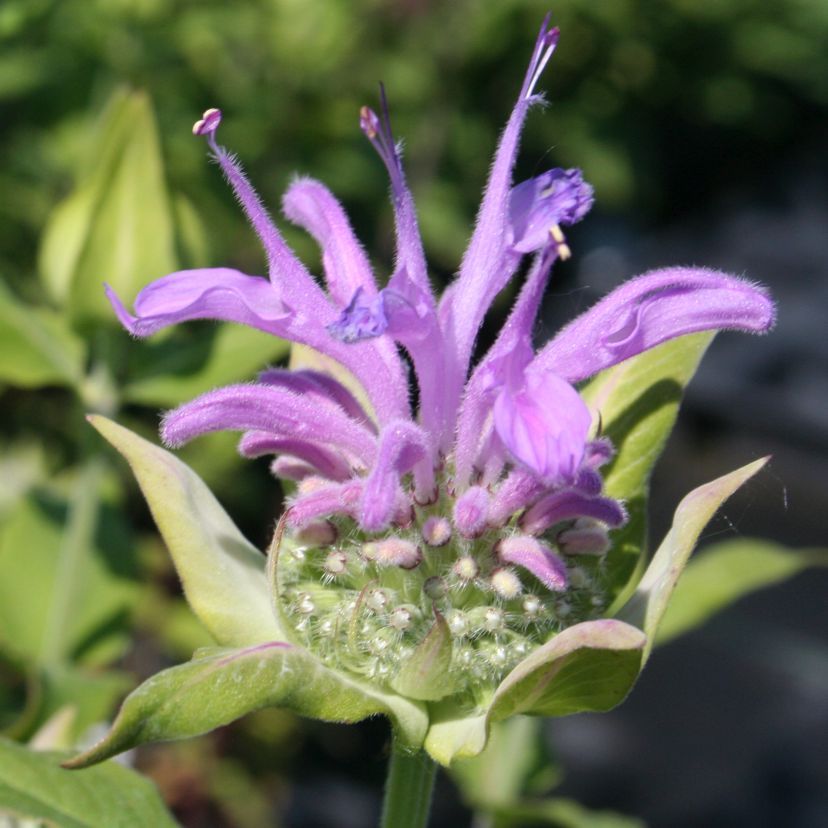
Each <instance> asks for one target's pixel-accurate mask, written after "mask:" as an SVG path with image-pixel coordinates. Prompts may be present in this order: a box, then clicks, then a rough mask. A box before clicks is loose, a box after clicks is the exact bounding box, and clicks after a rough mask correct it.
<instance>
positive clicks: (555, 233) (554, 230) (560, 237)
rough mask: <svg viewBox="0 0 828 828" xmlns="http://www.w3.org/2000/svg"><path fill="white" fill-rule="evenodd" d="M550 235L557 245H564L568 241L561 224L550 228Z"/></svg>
mask: <svg viewBox="0 0 828 828" xmlns="http://www.w3.org/2000/svg"><path fill="white" fill-rule="evenodd" d="M549 235H550V236H552V238H553V239H554V241H555V243H556V244H563V243H564V242H565V241H566V236H564V234H563V230H561V225H560V224H553V225H552V226H551V227H550V228H549Z"/></svg>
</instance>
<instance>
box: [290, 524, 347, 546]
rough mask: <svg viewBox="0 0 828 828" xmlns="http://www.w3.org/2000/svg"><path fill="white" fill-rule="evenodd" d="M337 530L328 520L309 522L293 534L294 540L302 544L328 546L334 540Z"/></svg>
mask: <svg viewBox="0 0 828 828" xmlns="http://www.w3.org/2000/svg"><path fill="white" fill-rule="evenodd" d="M337 535H338V532H337V530H336V526H334V525H333V524H332V523H331V522H330V521H329V520H317V521H314V522H313V523H309V524H308V525H307V526H305V527H304V528H302V529H300V530H299V531H298V532H296V534H295V536H294V537H295V538H296V542H297V543H300V544H302V546H330V545H331V544H332V543H335V542H336V538H337Z"/></svg>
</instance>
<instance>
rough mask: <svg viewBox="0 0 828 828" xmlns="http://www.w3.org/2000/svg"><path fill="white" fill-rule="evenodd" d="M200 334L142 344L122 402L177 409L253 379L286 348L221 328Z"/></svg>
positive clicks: (247, 331) (249, 332)
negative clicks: (218, 389) (206, 394)
mask: <svg viewBox="0 0 828 828" xmlns="http://www.w3.org/2000/svg"><path fill="white" fill-rule="evenodd" d="M200 333H201V332H199V334H200ZM205 333H207V334H208V335H207V336H199V335H197V336H195V337H191V338H188V339H187V340H186V341H183V342H182V341H181V340H180V339H178V338H170V339H167V340H164V341H161V342H158V343H143V346H142V349H141V352H140V354H139V355H138V362H137V364H136V366H135V370H133V371H131V372H130V380H129V382H128V383H127V384H126V386H125V387H124V389H123V395H124V398H125V399H126V400H128V401H129V402H135V403H141V404H143V405H152V406H164V407H167V406H169V407H172V406H175V405H179V404H180V403H182V402H184V401H185V400H188V399H192V398H193V397H195V396H197V395H198V394H201V393H204V392H205V391H209V390H210V389H212V388H216V387H218V386H220V385H228V384H230V383H233V382H246V381H249V380H252V379H254V378H255V377H256V375H257V374H258V372H259V371H261V370H262V369H264V368H266V367H267V366H268V365H270V364H271V363H273V362H276V361H278V360H280V359H282V358H284V357H285V356H286V355H287V352H288V348H289V343H287V342H285V341H284V340H281V339H277V338H276V337H274V336H271V335H270V334H266V333H264V332H263V331H257V330H254V329H253V328H246V327H244V326H242V325H220V326H219V327H217V328H214V329H213V331H209V332H205ZM210 334H212V335H210Z"/></svg>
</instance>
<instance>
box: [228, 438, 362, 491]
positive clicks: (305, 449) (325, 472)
mask: <svg viewBox="0 0 828 828" xmlns="http://www.w3.org/2000/svg"><path fill="white" fill-rule="evenodd" d="M239 453H240V454H241V455H242V456H243V457H262V456H263V455H266V454H280V455H290V456H291V457H295V458H297V459H299V460H302V461H304V463H305V464H307V465H308V467H310V468H313V470H314V473H315V474H318V475H321V476H322V477H326V478H328V480H336V481H337V482H341V481H343V480H347V479H348V478H349V477H350V476H351V469H350V466H349V465H348V463H346V462H345V460H344V459H343V458H342V457H341V455H339V454H338V453H336V452H334V451H331V450H329V449H327V448H325V447H324V446H320V445H319V444H318V443H316V442H314V441H312V440H297V439H295V438H292V437H275V436H274V435H273V434H271V433H270V432H268V431H248V432H247V433H246V434H244V435H243V436H242V438H241V440H239Z"/></svg>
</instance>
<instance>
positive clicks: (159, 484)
mask: <svg viewBox="0 0 828 828" xmlns="http://www.w3.org/2000/svg"><path fill="white" fill-rule="evenodd" d="M89 421H90V422H91V423H92V425H93V426H95V428H96V429H97V430H98V431H99V432H100V433H101V434H102V435H103V436H104V437H105V438H106V439H107V440H108V441H109V442H110V443H112V445H113V446H115V448H116V449H118V451H120V452H121V454H123V455H124V457H125V458H126V460H127V461H128V462H129V464H130V466H131V467H132V470H133V472H134V474H135V476H136V478H137V479H138V483H139V485H140V486H141V490H142V491H143V493H144V497H145V498H146V500H147V503H148V504H149V507H150V510H151V511H152V514H153V517H154V518H155V522H156V523H157V524H158V528H159V530H160V531H161V534H162V536H163V537H164V540H165V542H166V544H167V547H168V548H169V550H170V554H171V555H172V557H173V561H174V563H175V567H176V569H177V571H178V574H179V577H180V578H181V581H182V584H183V586H184V593H185V595H186V597H187V601H188V602H189V604H190V606H191V607H192V608H193V611H194V612H195V614H196V615H197V616H198V617H199V618H200V619H201V621H202V623H203V624H204V626H205V627H207V629H208V630H209V631H210V633H211V634H212V635H213V637H214V638H215V639H216V641H218V642H219V643H220V644H224V645H227V646H236V647H238V646H247V645H250V644H259V643H262V642H268V641H278V640H280V639H283V638H284V636H283V635H282V633H281V631H280V628H279V625H278V624H277V623H276V619H275V616H274V613H273V611H272V608H271V604H270V598H269V594H268V586H267V581H266V579H265V575H264V561H265V559H264V556H263V555H262V554H261V553H260V552H258V550H256V549H255V548H254V547H253V546H252V545H251V544H250V543H249V542H248V541H247V540H246V539H245V538H244V536H243V535H242V534H241V532H239V530H238V529H237V528H236V526H235V524H234V523H233V521H232V520H231V519H230V518H229V517H228V516H227V513H226V512H225V511H224V509H222V507H221V505H220V504H219V502H218V501H217V500H216V498H215V497H214V495H213V494H212V492H211V491H210V490H209V489H208V488H207V486H206V485H205V484H204V482H203V481H202V480H201V479H200V478H199V477H198V475H197V474H195V472H193V471H192V469H190V468H189V467H188V466H186V465H185V464H184V463H182V462H181V461H180V460H178V459H177V458H176V457H174V456H173V455H172V454H170V453H169V452H168V451H165V450H164V449H161V448H159V447H158V446H155V445H153V444H152V443H150V442H148V441H147V440H144V439H143V438H142V437H139V436H138V435H137V434H133V433H132V432H131V431H129V430H128V429H126V428H123V427H122V426H119V425H117V424H116V423H114V422H112V421H111V420H107V419H106V418H105V417H99V416H93V417H90V418H89Z"/></svg>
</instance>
